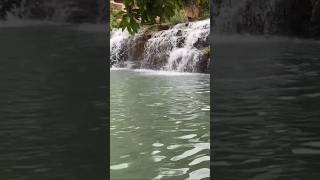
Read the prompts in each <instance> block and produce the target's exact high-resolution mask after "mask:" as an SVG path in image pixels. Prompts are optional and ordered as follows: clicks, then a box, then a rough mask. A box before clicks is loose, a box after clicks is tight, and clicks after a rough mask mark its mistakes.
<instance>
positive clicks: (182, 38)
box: [177, 37, 185, 48]
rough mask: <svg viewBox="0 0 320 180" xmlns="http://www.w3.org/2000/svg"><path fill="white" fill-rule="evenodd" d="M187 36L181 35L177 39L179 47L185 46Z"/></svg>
mask: <svg viewBox="0 0 320 180" xmlns="http://www.w3.org/2000/svg"><path fill="white" fill-rule="evenodd" d="M184 42H185V38H184V37H179V38H178V39H177V47H178V48H182V47H183V46H184Z"/></svg>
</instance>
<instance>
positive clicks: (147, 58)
mask: <svg viewBox="0 0 320 180" xmlns="http://www.w3.org/2000/svg"><path fill="white" fill-rule="evenodd" d="M209 33H210V20H209V19H207V20H203V21H197V22H189V23H181V24H177V25H175V26H174V27H172V28H170V29H168V30H162V31H157V32H153V33H150V32H140V33H138V34H136V35H134V36H130V35H129V34H128V33H127V32H125V31H124V32H122V31H121V30H117V31H114V32H112V33H111V41H110V52H111V56H110V63H111V65H113V66H116V67H123V66H124V65H125V64H126V63H125V62H128V61H130V62H134V63H135V64H139V65H138V66H139V67H140V68H145V69H158V70H159V69H162V70H168V71H180V72H207V71H208V65H209V61H210V59H209V44H210V43H209Z"/></svg>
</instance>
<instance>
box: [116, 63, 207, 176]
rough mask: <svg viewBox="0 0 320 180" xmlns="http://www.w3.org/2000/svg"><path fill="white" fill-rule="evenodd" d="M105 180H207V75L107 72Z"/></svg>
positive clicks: (135, 71) (134, 71) (145, 71)
mask: <svg viewBox="0 0 320 180" xmlns="http://www.w3.org/2000/svg"><path fill="white" fill-rule="evenodd" d="M110 86H111V91H110V93H111V125H110V130H111V135H110V136H111V137H110V138H111V144H110V146H111V155H110V156H111V167H110V171H111V179H188V178H190V179H208V176H209V161H210V158H209V146H210V143H209V139H210V138H209V132H210V131H209V115H210V111H209V110H210V108H209V97H210V96H209V94H210V91H209V89H210V88H209V86H210V83H209V76H208V75H204V74H191V73H176V72H165V71H151V70H119V69H118V70H112V71H111V79H110Z"/></svg>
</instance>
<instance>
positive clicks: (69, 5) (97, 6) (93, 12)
mask: <svg viewBox="0 0 320 180" xmlns="http://www.w3.org/2000/svg"><path fill="white" fill-rule="evenodd" d="M107 3H109V2H108V1H104V0H64V1H61V0H46V1H44V0H11V1H0V19H6V17H7V14H11V15H13V16H15V17H17V18H25V19H38V20H41V19H45V20H52V21H62V22H75V23H82V22H101V21H106V15H107V9H106V8H105V7H106V5H107Z"/></svg>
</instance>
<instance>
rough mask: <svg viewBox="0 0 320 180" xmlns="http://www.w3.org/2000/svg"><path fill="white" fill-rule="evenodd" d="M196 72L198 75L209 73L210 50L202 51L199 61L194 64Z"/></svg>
mask: <svg viewBox="0 0 320 180" xmlns="http://www.w3.org/2000/svg"><path fill="white" fill-rule="evenodd" d="M195 69H196V71H197V72H200V73H210V48H205V49H203V50H202V55H201V56H200V60H199V61H198V62H197V64H196V68H195Z"/></svg>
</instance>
